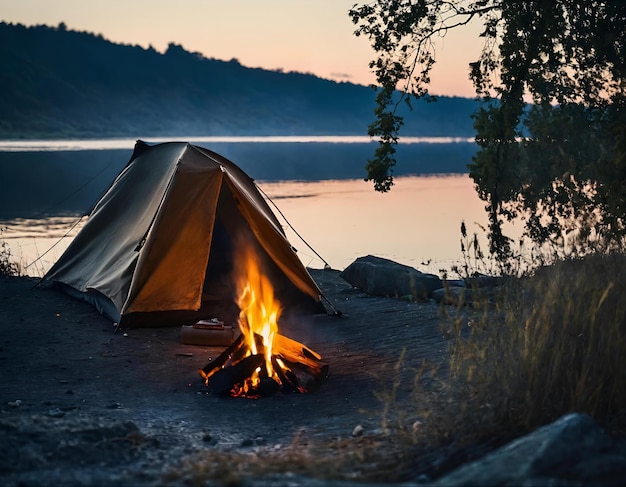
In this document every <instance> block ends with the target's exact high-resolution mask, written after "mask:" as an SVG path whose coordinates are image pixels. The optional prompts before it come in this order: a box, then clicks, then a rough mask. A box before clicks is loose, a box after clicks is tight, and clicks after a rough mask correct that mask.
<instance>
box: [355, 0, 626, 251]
mask: <svg viewBox="0 0 626 487" xmlns="http://www.w3.org/2000/svg"><path fill="white" fill-rule="evenodd" d="M350 16H351V18H352V20H353V22H354V23H355V25H356V31H355V34H356V35H357V36H366V37H368V38H369V40H370V41H371V44H372V47H373V49H374V51H375V53H376V59H374V60H373V61H372V62H371V63H370V67H371V69H372V70H373V72H374V73H375V74H376V77H377V81H378V83H379V85H380V86H379V87H378V88H377V89H378V92H377V97H376V102H377V109H376V114H375V122H374V123H373V124H372V125H370V128H369V131H370V135H372V136H377V137H378V138H379V141H380V142H379V144H380V145H379V148H378V150H377V152H376V154H375V157H374V159H372V160H370V161H369V164H368V166H367V171H368V174H367V178H366V180H372V181H373V182H374V187H375V189H376V190H378V191H388V190H389V189H390V188H391V185H392V184H393V166H394V164H395V159H394V146H395V144H396V143H397V141H398V137H399V132H400V129H401V126H402V117H398V116H397V115H396V113H397V110H398V106H399V105H400V104H401V103H402V102H409V103H410V101H411V100H414V99H417V98H424V97H429V96H430V95H429V91H428V86H429V82H430V79H429V73H430V70H431V68H432V67H433V65H434V63H435V45H436V40H437V38H438V37H440V36H443V35H445V34H446V32H448V31H450V30H452V29H462V28H464V26H466V25H468V24H469V23H470V22H480V23H481V26H482V33H481V37H482V38H483V39H484V45H483V49H482V52H481V54H480V56H479V58H478V59H476V60H475V61H474V62H472V63H470V65H469V67H468V68H469V77H470V79H471V81H472V82H473V85H474V87H475V90H476V95H477V97H478V98H480V100H481V102H482V103H481V107H480V108H479V109H478V111H477V112H476V113H475V114H474V128H475V131H476V139H475V140H476V143H477V144H478V146H479V151H478V152H477V153H476V155H475V157H474V158H473V160H472V163H471V164H470V165H469V168H470V176H471V177H472V178H473V180H474V182H475V184H476V188H477V191H478V193H479V195H480V197H481V198H482V199H483V200H484V201H485V202H486V208H487V210H488V213H489V219H490V229H489V230H490V232H489V233H490V235H489V236H490V244H491V245H490V246H491V248H490V250H491V251H492V253H494V254H496V255H497V256H499V257H501V258H506V257H508V255H509V252H510V248H509V244H510V241H509V239H508V238H507V237H506V236H505V235H503V233H502V224H503V222H504V221H505V220H509V219H512V218H515V217H522V218H523V219H524V220H525V222H526V234H527V235H528V236H529V237H530V238H531V239H532V240H533V241H534V242H536V243H545V242H547V241H553V242H554V241H557V240H560V241H561V243H563V242H564V239H565V238H566V236H568V235H569V236H572V235H576V236H577V237H578V238H579V241H580V238H583V239H584V238H585V237H590V236H592V237H594V238H595V241H596V242H599V243H603V244H604V245H606V246H607V247H610V246H611V245H613V244H615V242H618V241H620V240H622V239H623V238H624V237H625V236H626V224H625V222H626V206H625V205H626V201H625V196H626V189H624V188H625V187H626V186H625V185H626V114H625V109H626V96H625V95H626V59H625V57H626V56H625V54H626V53H625V50H626V29H625V28H624V25H626V3H624V2H622V1H621V0H608V1H597V0H551V1H546V0H532V1H519V0H512V1H503V0H499V1H498V0H463V1H452V2H450V1H441V0H377V1H374V2H370V3H367V4H360V5H355V6H354V7H353V8H352V9H351V10H350ZM575 242H576V241H575V240H573V239H570V243H571V244H574V245H575Z"/></svg>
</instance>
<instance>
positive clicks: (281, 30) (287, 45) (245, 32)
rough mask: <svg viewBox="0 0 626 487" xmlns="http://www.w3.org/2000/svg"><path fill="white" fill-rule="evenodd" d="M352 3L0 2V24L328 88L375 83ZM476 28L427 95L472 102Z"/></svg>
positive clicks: (436, 73) (452, 39)
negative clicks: (85, 36) (327, 82)
mask: <svg viewBox="0 0 626 487" xmlns="http://www.w3.org/2000/svg"><path fill="white" fill-rule="evenodd" d="M354 3H357V2H356V1H355V0H299V1H297V2H296V1H293V0H265V1H264V2H258V0H232V1H229V2H223V1H220V0H178V2H171V1H168V0H151V1H147V0H107V1H102V0H90V1H89V2H85V1H82V0H55V1H54V2H51V1H49V0H19V1H17V0H0V12H1V14H0V15H1V17H0V20H2V21H4V22H9V23H19V24H23V25H27V26H30V25H38V24H45V25H49V26H57V25H59V23H61V22H63V23H64V24H65V25H66V26H67V28H68V29H70V30H78V31H86V32H92V33H94V34H101V35H102V36H103V37H104V38H106V39H107V40H109V41H111V42H115V43H119V44H131V45H139V46H142V47H144V48H147V47H149V46H152V47H153V48H155V49H156V50H157V51H159V52H164V51H165V50H166V49H167V46H168V44H170V43H175V44H179V45H181V46H183V48H184V49H186V50H187V51H191V52H199V53H201V54H202V55H203V56H205V57H207V58H215V59H220V60H226V61H228V60H231V59H233V58H235V59H237V60H238V61H239V62H240V63H241V64H242V65H244V66H247V67H251V68H263V69H270V70H283V71H285V72H289V71H297V72H301V73H311V74H314V75H316V76H319V77H321V78H325V79H331V80H334V81H347V82H351V83H356V84H362V85H369V84H372V83H374V82H375V77H374V75H373V74H372V73H371V71H370V69H369V67H368V63H369V61H370V60H372V59H373V58H374V56H375V53H374V52H373V50H372V48H371V47H370V45H369V41H368V40H367V39H366V38H362V37H356V36H355V35H354V30H355V26H354V24H353V23H352V21H351V20H350V18H349V16H348V10H349V9H350V8H351V7H352V6H353V5H354ZM478 28H479V26H478V25H470V26H468V27H466V28H464V29H463V30H462V31H460V30H457V31H456V32H451V33H448V35H447V36H446V37H444V38H441V39H438V42H437V44H436V55H437V64H436V65H435V67H434V68H433V71H432V75H431V84H430V92H431V93H432V94H435V95H440V96H463V97H474V95H475V93H474V89H473V87H472V84H471V82H470V80H469V76H468V74H469V67H468V64H469V62H470V61H472V60H474V59H476V58H477V57H478V55H479V53H480V49H481V47H482V42H481V39H480V38H479V36H478V32H479V31H478Z"/></svg>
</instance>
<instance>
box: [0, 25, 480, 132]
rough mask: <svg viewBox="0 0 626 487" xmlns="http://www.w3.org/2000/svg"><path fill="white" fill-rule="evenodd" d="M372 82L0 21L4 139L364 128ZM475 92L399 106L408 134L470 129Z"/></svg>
mask: <svg viewBox="0 0 626 487" xmlns="http://www.w3.org/2000/svg"><path fill="white" fill-rule="evenodd" d="M374 95H375V93H374V90H373V89H371V88H370V87H366V86H362V85H357V84H353V83H347V82H341V83H338V82H335V81H330V80H325V79H322V78H319V77H316V76H314V75H312V74H305V73H297V72H282V71H272V70H264V69H259V68H248V67H245V66H242V65H241V64H240V63H239V62H238V61H237V60H236V59H233V60H231V61H221V60H217V59H213V58H206V57H204V56H202V55H201V54H199V53H196V52H189V51H186V50H185V49H184V48H183V47H182V46H180V45H177V44H174V43H170V45H169V47H168V49H167V50H166V51H165V52H164V53H159V52H157V51H156V50H155V49H153V48H152V47H149V48H147V49H146V48H143V47H141V46H133V45H126V44H115V43H113V42H110V41H108V40H106V39H105V38H103V37H102V35H98V34H93V33H89V32H79V31H73V30H68V29H67V27H66V26H65V24H63V23H61V24H59V25H58V26H56V27H51V26H45V25H39V26H33V27H26V26H24V25H21V24H10V23H5V22H1V23H0V113H1V114H2V116H1V117H0V138H4V139H7V138H64V137H85V138H90V137H137V138H141V137H149V136H185V137H191V136H206V135H365V134H366V133H367V126H368V124H370V123H371V122H372V121H373V119H374V113H373V109H374ZM475 108H476V102H475V101H474V100H472V99H469V98H457V97H440V98H439V99H438V101H437V102H436V103H426V102H421V101H420V102H419V103H417V104H414V110H413V112H410V111H409V110H408V108H405V107H404V106H403V107H401V110H402V111H403V113H402V115H403V116H405V118H406V120H405V130H404V132H403V133H404V135H407V136H408V135H412V136H467V137H470V136H472V135H473V130H472V120H471V118H470V115H471V113H472V112H473V111H474V110H475Z"/></svg>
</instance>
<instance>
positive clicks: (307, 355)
mask: <svg viewBox="0 0 626 487" xmlns="http://www.w3.org/2000/svg"><path fill="white" fill-rule="evenodd" d="M261 338H262V337H258V336H255V342H257V343H258V342H259V341H261ZM259 350H261V351H260V352H258V353H256V354H252V355H250V354H248V355H246V353H247V352H248V349H247V347H246V342H245V340H244V335H243V334H242V335H239V337H238V338H237V339H236V340H235V341H234V342H233V343H232V344H231V345H230V346H229V347H228V348H227V349H226V350H224V351H223V352H222V353H221V354H220V355H219V356H218V357H217V358H216V359H215V360H213V361H211V362H209V363H208V364H207V365H206V366H205V367H203V368H201V369H199V370H198V372H199V374H200V376H201V377H202V379H203V380H204V382H205V385H207V386H208V387H209V388H210V389H211V391H212V392H215V393H216V394H220V395H229V394H230V395H232V396H246V397H259V396H267V395H270V394H274V393H276V392H279V391H280V392H301V393H303V392H310V391H313V390H315V389H317V388H318V387H319V385H320V384H321V383H322V382H323V381H324V380H325V379H326V378H327V377H328V370H329V367H328V364H324V363H322V361H321V356H320V355H319V354H318V353H317V352H314V351H313V350H311V349H309V348H307V347H306V346H304V345H303V344H301V343H299V342H297V341H295V340H292V339H290V338H287V337H285V336H283V335H276V337H275V339H274V346H273V352H274V353H273V354H272V355H271V357H270V362H271V371H268V370H267V367H265V365H266V361H265V353H264V351H263V350H262V349H259ZM317 357H319V358H317ZM270 374H274V375H275V377H270ZM255 375H257V376H258V378H257V379H256V380H255V379H254V376H255Z"/></svg>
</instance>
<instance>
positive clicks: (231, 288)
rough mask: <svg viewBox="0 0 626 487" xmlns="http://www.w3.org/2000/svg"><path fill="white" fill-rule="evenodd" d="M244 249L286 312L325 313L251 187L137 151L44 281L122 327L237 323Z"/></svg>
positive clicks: (210, 156) (194, 161) (192, 150)
mask: <svg viewBox="0 0 626 487" xmlns="http://www.w3.org/2000/svg"><path fill="white" fill-rule="evenodd" d="M242 243H244V244H245V245H247V246H249V248H252V249H253V250H254V253H255V255H256V256H257V258H258V259H259V261H260V262H259V263H260V265H261V267H262V268H263V269H264V272H265V273H266V274H267V276H268V277H269V279H270V282H271V283H272V286H273V287H274V289H275V295H276V297H277V299H278V301H280V303H281V305H282V306H283V308H284V309H285V310H286V311H289V310H294V311H298V312H300V311H302V312H324V311H325V309H324V307H323V305H322V303H321V297H322V296H321V295H322V293H321V291H320V289H319V288H318V286H317V284H316V283H315V281H314V280H313V279H312V277H311V276H310V274H309V273H308V271H307V270H306V268H305V267H304V265H303V264H302V263H301V261H300V259H299V258H298V256H297V255H296V253H295V251H294V249H293V248H292V246H291V244H290V243H289V241H288V240H287V238H286V236H285V233H284V231H283V229H282V227H281V225H280V223H279V221H278V219H277V218H276V216H275V215H274V214H273V212H272V211H271V209H270V208H269V206H268V204H267V202H266V201H265V200H264V199H263V196H262V195H261V193H260V192H259V190H258V189H257V187H256V185H255V183H254V181H253V179H251V178H250V177H249V176H248V175H246V174H245V173H244V172H243V171H242V170H241V169H240V168H239V167H237V166H236V165H235V164H234V163H232V162H231V161H229V160H228V159H226V158H224V157H222V156H220V155H218V154H216V153H215V152H212V151H210V150H208V149H205V148H202V147H199V146H196V145H192V144H189V143H186V142H168V143H163V144H156V145H148V144H146V143H144V142H142V141H137V143H136V145H135V149H134V152H133V154H132V156H131V158H130V161H129V162H128V164H127V165H126V167H125V168H124V169H123V170H122V171H121V172H120V174H119V175H118V176H117V177H116V179H115V180H114V182H113V183H112V185H111V186H110V187H109V189H108V190H107V191H106V193H105V194H104V195H103V196H102V198H101V199H100V200H99V201H98V202H97V203H96V205H95V206H94V208H93V210H92V211H91V213H90V214H89V218H88V220H87V222H86V223H85V225H84V227H83V228H82V229H81V230H80V232H79V233H78V234H77V235H76V237H75V238H74V240H73V241H72V243H71V244H70V245H69V247H68V248H67V250H66V251H65V252H64V253H63V254H62V255H61V257H60V258H59V259H58V261H57V262H56V263H55V264H54V265H53V266H52V268H51V269H50V270H49V271H48V272H47V274H46V275H45V276H44V280H47V281H50V282H54V283H58V284H59V285H61V286H62V287H63V288H64V289H65V290H66V291H68V292H69V293H70V294H72V295H74V296H77V297H80V298H82V299H85V300H86V301H88V302H90V303H92V304H93V305H94V306H95V307H96V308H97V309H98V310H99V311H100V312H101V313H102V314H104V315H105V316H107V317H108V318H110V319H111V320H113V321H115V322H117V323H119V324H120V326H122V327H124V326H126V327H137V326H145V327H149V326H166V325H180V324H185V323H193V322H195V321H197V320H199V319H207V318H211V317H215V318H218V319H220V320H222V321H225V322H227V321H228V322H231V321H234V320H236V317H237V315H238V310H237V307H236V304H235V299H236V297H237V296H236V295H235V285H234V280H233V278H232V265H233V261H234V260H236V259H237V258H238V249H239V246H240V245H241V244H242Z"/></svg>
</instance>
